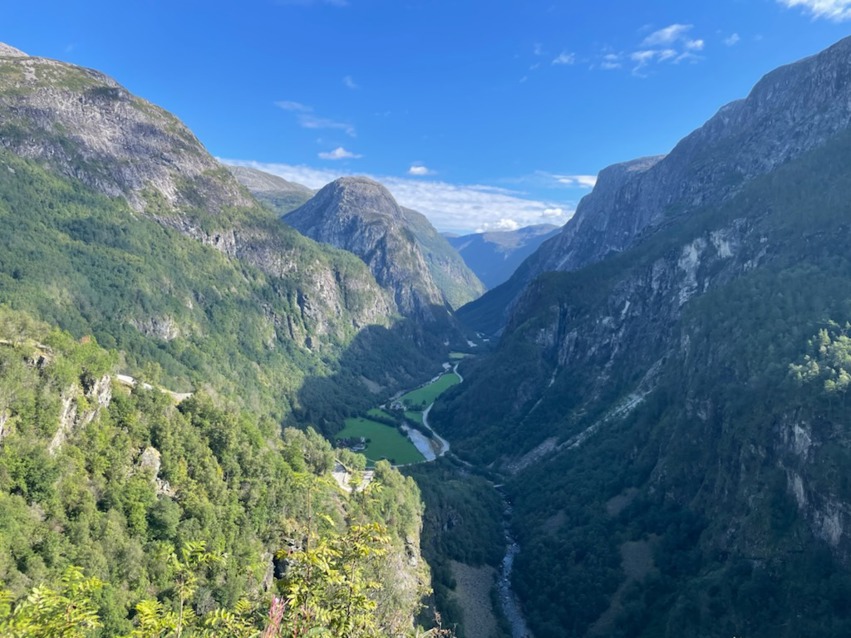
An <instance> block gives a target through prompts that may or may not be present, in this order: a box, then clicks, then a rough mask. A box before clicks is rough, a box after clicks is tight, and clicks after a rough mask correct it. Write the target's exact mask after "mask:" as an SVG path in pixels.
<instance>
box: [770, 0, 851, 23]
mask: <svg viewBox="0 0 851 638" xmlns="http://www.w3.org/2000/svg"><path fill="white" fill-rule="evenodd" d="M777 1H778V2H779V3H780V4H782V5H783V6H785V7H789V8H790V9H792V8H794V7H801V8H802V9H804V10H806V11H808V12H809V13H810V14H812V16H813V17H814V18H827V19H828V20H833V21H834V22H842V21H843V20H851V0H777Z"/></svg>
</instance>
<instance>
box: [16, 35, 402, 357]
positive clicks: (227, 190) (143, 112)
mask: <svg viewBox="0 0 851 638" xmlns="http://www.w3.org/2000/svg"><path fill="white" fill-rule="evenodd" d="M0 144H2V146H3V147H5V148H6V149H8V150H9V151H11V152H13V153H14V154H16V155H17V156H19V157H22V158H25V159H30V160H36V161H38V162H40V163H43V164H45V165H47V166H48V167H49V168H50V169H51V170H53V171H55V172H57V173H58V174H60V175H62V176H63V177H66V178H68V179H71V180H74V181H77V182H81V183H82V184H84V185H86V186H87V187H89V188H91V189H93V190H94V191H96V192H99V193H102V194H104V195H106V196H109V197H122V198H124V199H126V200H127V202H128V203H129V204H130V206H131V207H132V208H133V210H134V211H136V212H137V213H141V214H143V215H145V216H147V217H149V218H151V219H154V220H156V221H157V222H158V223H160V224H162V225H163V226H166V227H169V228H173V229H175V230H177V231H178V232H180V233H182V234H184V235H187V236H189V237H192V238H194V239H197V240H199V241H201V242H203V243H205V244H207V245H210V246H213V247H214V248H216V249H217V250H219V251H221V252H223V253H225V254H226V255H228V256H229V257H235V258H237V259H240V260H244V261H245V262H247V263H249V264H251V265H252V266H255V267H257V268H259V269H260V270H262V271H263V272H265V273H266V274H268V275H271V276H273V277H276V278H282V279H289V280H297V281H298V282H299V283H298V285H299V287H300V289H301V290H302V293H303V294H302V295H301V298H303V299H304V300H307V301H306V303H305V304H304V305H303V308H302V310H303V312H304V316H305V317H306V318H308V320H309V321H308V323H309V324H310V326H309V331H310V332H311V333H313V332H316V333H318V334H334V335H336V336H337V337H342V336H343V335H344V334H345V333H351V331H352V329H356V328H357V327H360V326H364V325H368V324H382V325H388V321H389V317H391V316H392V315H393V314H394V313H395V311H396V309H395V305H394V304H393V302H392V300H390V299H388V298H387V296H386V294H385V293H384V292H383V291H382V290H380V288H379V287H378V286H376V285H375V282H374V281H373V279H372V277H371V276H370V275H369V273H368V272H366V270H365V269H363V270H360V272H359V269H358V267H357V266H355V265H353V264H351V263H349V262H348V260H347V259H345V258H343V257H342V256H340V255H339V254H335V253H334V252H333V251H327V250H325V251H323V250H321V249H318V248H317V247H315V246H314V245H312V244H311V242H308V241H304V240H303V239H301V238H300V237H298V235H297V234H296V233H293V232H292V231H291V230H289V229H287V228H285V227H283V226H282V225H280V224H278V223H277V222H276V221H275V220H274V218H273V217H272V216H271V215H269V214H267V213H266V212H265V211H263V210H262V209H261V208H260V207H259V206H258V205H257V202H256V201H255V200H254V199H253V198H252V196H251V195H250V194H249V193H248V192H247V191H246V190H245V189H244V188H243V187H242V186H241V185H240V184H239V183H238V182H237V180H236V179H235V178H234V177H233V175H231V173H230V172H229V171H228V170H226V169H225V168H224V167H222V166H221V165H220V164H219V163H218V162H217V161H216V160H215V159H214V158H213V157H211V156H210V155H209V153H207V151H206V150H205V149H204V147H203V146H202V145H201V143H200V142H199V141H198V140H197V138H196V137H195V136H194V135H193V134H192V133H191V131H189V129H187V128H186V127H185V126H184V125H183V124H182V123H181V122H180V121H179V120H178V119H177V118H176V117H174V116H173V115H172V114H170V113H168V112H166V111H164V110H163V109H161V108H159V107H157V106H155V105H153V104H151V103H149V102H146V101H145V100H143V99H141V98H139V97H136V96H134V95H132V94H131V93H129V92H128V91H127V90H126V89H124V88H123V87H121V86H120V85H119V84H118V83H116V82H115V81H114V80H112V79H111V78H109V77H107V76H105V75H104V74H102V73H100V72H98V71H93V70H91V69H84V68H80V67H76V66H73V65H70V64H66V63H63V62H59V61H55V60H48V59H44V58H36V57H29V56H27V55H25V54H23V53H21V52H19V51H15V50H12V49H11V48H10V47H7V48H6V49H3V50H0ZM302 341H303V340H302Z"/></svg>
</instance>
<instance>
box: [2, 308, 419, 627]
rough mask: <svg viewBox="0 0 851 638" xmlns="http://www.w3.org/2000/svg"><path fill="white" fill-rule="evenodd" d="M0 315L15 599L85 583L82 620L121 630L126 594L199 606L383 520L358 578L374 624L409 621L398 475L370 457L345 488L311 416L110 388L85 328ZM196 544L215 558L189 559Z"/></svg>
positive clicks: (7, 557) (101, 354) (414, 572)
mask: <svg viewBox="0 0 851 638" xmlns="http://www.w3.org/2000/svg"><path fill="white" fill-rule="evenodd" d="M0 331H1V332H0V430H2V437H0V438H2V440H0V584H1V586H0V589H6V590H8V591H10V592H11V596H12V598H13V599H15V600H21V599H22V598H25V597H26V596H27V595H28V594H27V592H29V595H30V596H32V595H35V596H36V599H35V600H41V599H45V600H53V599H56V596H59V597H60V598H61V597H63V596H64V597H68V595H69V593H68V592H70V591H72V590H73V588H74V587H78V586H79V587H83V586H85V587H86V588H87V591H90V595H91V599H92V600H93V601H94V605H95V607H96V609H97V622H98V623H99V624H100V628H99V629H97V630H96V631H95V633H94V634H93V635H96V636H118V635H125V634H128V633H130V632H132V631H134V629H137V628H138V623H139V622H141V620H142V618H143V617H144V615H143V614H142V612H141V611H139V610H138V609H137V606H138V605H139V604H142V603H143V601H148V600H152V599H156V605H158V607H157V606H156V605H154V603H151V604H148V605H147V607H145V609H147V613H148V614H149V615H151V614H153V616H151V617H154V616H157V617H159V615H162V616H163V617H171V616H169V614H178V616H180V610H181V609H183V617H184V618H188V617H189V616H191V615H192V614H194V615H196V616H198V617H199V618H201V617H203V618H205V619H206V618H208V617H209V614H210V613H211V612H214V611H215V610H220V609H221V610H234V609H236V605H237V604H238V602H239V601H240V600H242V599H243V598H246V597H247V598H249V599H250V600H255V601H256V600H261V599H262V592H263V591H264V582H265V584H266V585H267V586H268V584H269V578H270V570H271V555H272V553H273V552H275V551H276V550H278V549H280V548H282V547H295V549H296V550H301V549H308V548H306V547H300V544H301V543H302V539H304V538H307V539H310V542H311V547H313V545H312V543H313V542H318V541H319V539H327V542H329V543H330V542H331V539H333V538H335V537H336V536H335V535H341V536H343V537H345V536H346V534H349V533H350V532H351V531H352V530H354V529H355V527H354V526H369V525H370V524H371V523H372V522H374V521H382V522H383V523H384V524H385V525H386V532H382V534H381V536H382V547H383V550H382V551H384V552H386V553H385V554H384V555H383V559H382V561H381V563H380V564H379V565H372V566H371V567H369V570H371V571H369V579H371V580H375V581H377V582H381V583H382V584H383V587H382V589H381V590H380V592H372V591H371V590H370V597H371V598H370V599H371V600H372V601H373V602H374V603H375V605H374V607H373V606H371V609H370V611H371V613H372V614H373V616H374V618H375V622H376V623H377V626H378V627H380V628H382V631H386V632H387V633H390V634H392V633H394V632H395V633H404V630H405V627H406V623H407V626H408V627H410V619H411V617H412V615H413V613H414V612H415V610H416V608H417V606H418V601H419V599H420V597H421V596H422V594H423V589H424V587H425V583H426V568H425V566H424V565H423V564H422V563H421V562H420V563H418V562H417V561H416V556H417V555H418V554H416V553H414V554H411V549H410V547H409V543H415V544H414V545H413V547H414V548H416V547H417V546H418V539H419V528H420V520H421V515H422V508H421V505H420V502H419V493H418V491H417V488H416V486H415V485H414V483H413V482H412V481H410V480H406V479H404V478H403V477H402V476H401V475H399V474H398V472H396V471H395V470H393V469H392V468H391V467H390V466H389V465H387V464H386V463H379V464H377V466H376V471H375V478H374V481H373V483H372V484H371V486H370V489H369V490H367V491H365V492H362V493H357V494H355V495H353V496H351V497H347V496H346V495H344V494H343V493H342V492H341V491H340V490H339V488H338V487H337V486H336V484H335V483H334V482H333V480H332V479H331V477H330V476H329V472H330V470H331V469H332V467H333V465H334V458H335V454H334V451H333V450H332V448H331V446H330V444H329V443H328V442H327V441H326V440H325V439H323V438H322V437H321V436H319V435H318V434H316V433H315V432H313V431H311V430H308V431H307V432H302V431H298V430H294V429H287V430H286V431H285V432H284V433H283V436H281V433H280V428H279V426H278V424H277V423H275V422H274V421H271V420H268V419H257V418H256V417H254V416H252V415H250V414H248V413H243V412H237V411H233V410H230V409H227V408H223V407H221V406H220V405H219V404H218V402H217V401H215V400H213V399H212V398H210V397H206V396H203V395H201V394H196V395H195V396H193V397H192V398H190V399H188V400H185V401H183V402H182V403H181V404H180V405H179V406H175V405H174V404H173V401H172V399H170V398H169V397H168V396H166V395H164V394H161V393H159V392H157V391H145V390H142V389H136V390H134V391H133V392H131V393H128V392H126V391H125V390H123V389H122V388H121V387H119V386H117V385H113V386H112V387H111V394H112V396H111V398H109V397H108V396H107V394H106V392H105V391H106V390H110V387H109V385H108V384H107V383H106V382H105V379H108V378H105V377H104V376H103V375H105V374H106V373H109V372H111V371H112V370H111V369H112V365H113V363H114V355H112V354H110V353H109V352H106V351H104V350H102V349H100V348H99V347H98V346H97V343H96V342H95V341H94V340H92V339H86V340H83V342H82V343H81V342H78V341H76V340H74V339H72V338H71V337H70V336H69V335H67V334H66V333H62V332H59V331H57V330H53V329H50V328H49V327H47V326H45V325H43V324H40V323H38V322H34V321H32V320H30V319H28V318H27V317H26V316H23V315H21V314H20V313H15V312H11V311H8V310H6V309H3V308H0ZM62 414H65V415H66V416H65V418H64V419H60V415H62ZM69 415H70V416H69ZM57 435H61V436H57ZM352 533H354V532H352ZM385 537H386V539H387V540H388V542H387V543H384V539H385ZM199 544H200V545H199ZM200 548H203V550H202V549H200ZM332 549H333V546H332ZM329 551H330V550H329ZM207 553H209V554H210V555H215V556H216V557H217V559H216V560H209V561H207V560H205V561H199V560H196V559H197V557H198V556H202V555H206V554H207ZM412 555H413V556H414V560H413V561H412V560H411V556H412ZM70 566H79V567H80V568H81V569H82V570H84V572H85V574H87V575H88V576H90V577H93V578H96V579H98V581H100V582H101V583H102V584H103V585H102V587H101V588H100V589H97V588H95V587H94V585H93V584H92V583H94V581H88V580H85V581H79V579H78V578H77V577H76V576H74V575H73V574H74V573H76V572H74V573H71V575H70V576H68V577H67V578H68V579H70V580H68V582H67V583H66V584H65V585H62V587H59V588H58V589H57V587H56V586H55V585H54V583H61V582H62V581H61V578H62V574H63V573H70V572H67V569H68V568H69V567H70ZM360 568H361V567H360V566H358V569H360ZM363 569H365V570H366V569H367V567H366V564H364V567H363ZM86 583H89V584H86ZM43 584H46V585H45V586H46V587H48V588H49V591H48V589H38V588H39V587H42V586H43ZM90 585H91V586H90ZM63 587H64V589H63ZM51 591H52V592H53V593H52V594H51V593H50V592H51ZM39 592H41V594H39ZM63 592H64V593H63ZM54 594H55V596H54ZM39 596H41V598H39ZM4 600H5V601H6V610H7V611H8V609H9V607H8V602H9V600H10V599H9V597H8V596H7V598H5V599H4ZM54 602H55V600H54ZM52 604H53V603H51V605H52ZM56 604H59V603H56ZM21 605H23V606H21ZM26 605H27V604H26V603H19V604H17V605H16V607H15V609H16V610H18V609H21V610H22V611H20V612H17V611H16V612H15V613H20V614H24V611H25V610H26V609H27V606H26ZM151 605H154V606H153V607H152V606H151ZM190 608H191V613H190ZM38 609H40V607H39V608H38ZM38 609H36V608H33V609H32V610H31V612H32V613H30V612H26V613H27V614H30V616H31V617H33V618H35V617H36V616H37V614H38V613H41V612H40V611H38ZM51 609H52V607H51ZM134 610H136V611H134ZM48 612H49V609H48ZM48 612H45V613H48ZM87 613H88V612H87ZM33 614H36V616H33ZM140 614H141V615H140ZM15 617H16V616H15V614H14V613H13V614H12V620H10V621H9V622H13V621H14V618H15ZM87 617H88V616H87ZM14 622H17V621H14ZM45 622H46V621H45ZM10 631H11V630H10ZM224 633H226V632H224ZM0 635H5V634H2V632H0ZM32 635H45V636H47V635H54V634H49V633H46V634H38V633H36V634H32ZM59 635H63V636H64V635H65V634H59ZM68 635H73V634H68ZM153 635H158V634H153ZM163 635H166V634H163ZM218 635H222V634H221V633H220V634H218Z"/></svg>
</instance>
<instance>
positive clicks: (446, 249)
mask: <svg viewBox="0 0 851 638" xmlns="http://www.w3.org/2000/svg"><path fill="white" fill-rule="evenodd" d="M284 221H285V222H286V223H287V224H289V225H291V226H292V227H293V228H295V229H296V230H298V231H299V232H301V233H302V234H304V235H306V236H308V237H310V238H311V239H315V240H316V241H320V242H323V243H327V244H331V245H333V246H336V247H338V248H342V249H344V250H348V251H350V252H352V253H354V254H356V255H357V256H359V257H360V258H361V259H363V261H364V262H365V263H366V264H367V265H368V266H369V268H370V270H371V271H372V273H373V274H374V275H375V278H376V280H377V281H378V282H379V283H380V284H381V285H382V286H385V287H386V288H388V289H389V290H392V291H393V294H394V297H395V301H396V304H397V306H398V307H399V308H400V310H401V311H402V312H403V313H404V314H407V315H416V316H434V313H435V312H438V313H439V312H440V311H438V310H435V309H437V308H442V307H444V306H449V307H451V308H457V307H460V306H461V305H463V304H465V303H467V302H469V301H471V300H472V299H475V298H476V297H478V296H479V295H480V294H481V293H482V292H483V291H484V286H483V285H482V283H481V282H480V281H479V280H478V279H477V278H476V276H475V275H474V274H473V273H472V271H470V270H469V268H467V266H466V265H465V264H464V262H463V260H462V259H461V257H460V256H459V255H458V254H457V252H455V250H454V249H453V248H452V247H451V246H450V245H449V243H448V242H447V241H446V239H444V238H443V237H441V236H440V235H439V234H438V233H437V231H436V230H435V229H434V227H433V226H432V225H431V224H430V223H429V221H428V220H427V219H426V218H425V216H423V215H421V214H420V213H417V212H416V211H413V210H410V209H407V208H403V207H401V206H399V204H398V203H397V202H396V200H395V199H394V198H393V196H392V195H391V194H390V192H389V191H388V190H387V189H386V188H385V187H384V186H382V185H381V184H379V183H378V182H376V181H374V180H372V179H369V178H366V177H342V178H340V179H337V180H335V181H333V182H331V183H330V184H328V185H327V186H325V187H324V188H322V189H321V190H320V191H319V192H318V193H317V194H316V195H315V196H314V197H313V198H312V199H311V200H310V201H308V202H307V203H305V204H304V205H303V206H301V207H299V208H297V209H296V210H294V211H292V212H291V213H288V214H287V215H286V216H285V217H284Z"/></svg>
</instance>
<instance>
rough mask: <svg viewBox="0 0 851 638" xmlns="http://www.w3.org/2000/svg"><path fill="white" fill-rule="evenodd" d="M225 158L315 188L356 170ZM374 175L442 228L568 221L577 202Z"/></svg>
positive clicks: (477, 228) (479, 228)
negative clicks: (553, 200)
mask: <svg viewBox="0 0 851 638" xmlns="http://www.w3.org/2000/svg"><path fill="white" fill-rule="evenodd" d="M221 161H223V162H224V163H226V164H235V165H238V166H251V167H252V168H257V169H259V170H261V171H266V172H267V173H272V174H273V175H279V176H280V177H283V178H284V179H286V180H289V181H293V182H296V183H299V184H304V185H305V186H308V187H310V188H321V187H322V186H324V185H325V184H327V183H328V182H331V181H333V180H335V179H337V178H338V177H342V176H343V175H351V174H352V173H351V172H350V171H344V170H342V171H332V170H327V169H317V168H313V167H309V166H294V165H290V164H264V163H260V162H253V161H242V160H221ZM369 177H372V178H373V179H376V180H378V181H379V182H381V183H382V184H384V185H385V186H386V187H387V188H388V189H390V192H391V193H393V196H394V197H395V198H396V200H397V201H398V202H399V203H400V204H401V205H403V206H407V207H408V208H413V209H414V210H418V211H419V212H421V213H423V214H424V215H425V216H426V217H428V218H429V220H430V221H431V223H432V224H434V226H435V227H436V228H437V229H438V230H441V231H454V232H471V231H483V230H492V229H498V228H503V229H504V228H512V227H513V228H519V227H522V226H532V225H534V224H544V223H546V224H564V223H565V222H566V221H567V220H568V219H570V217H571V216H572V215H573V210H574V209H573V206H572V205H571V204H566V203H560V202H551V201H541V200H537V199H532V198H528V197H525V196H524V194H523V193H522V192H517V191H513V190H508V189H504V188H496V187H493V186H484V185H480V184H450V183H448V182H444V181H439V180H429V179H414V178H407V177H386V176H373V175H370V176H369Z"/></svg>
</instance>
